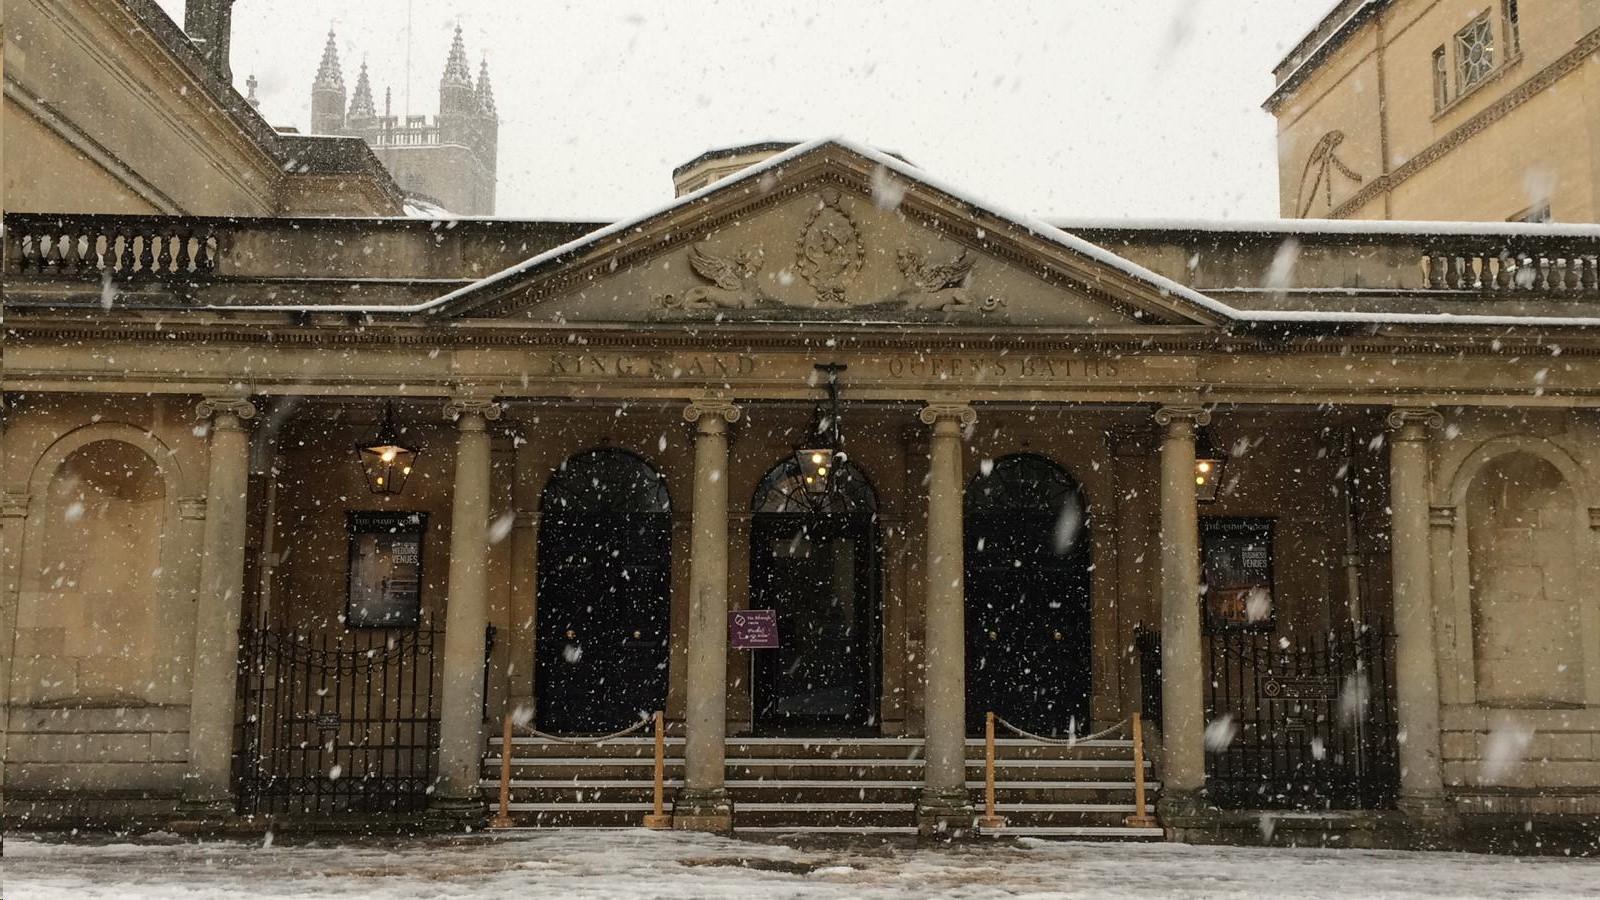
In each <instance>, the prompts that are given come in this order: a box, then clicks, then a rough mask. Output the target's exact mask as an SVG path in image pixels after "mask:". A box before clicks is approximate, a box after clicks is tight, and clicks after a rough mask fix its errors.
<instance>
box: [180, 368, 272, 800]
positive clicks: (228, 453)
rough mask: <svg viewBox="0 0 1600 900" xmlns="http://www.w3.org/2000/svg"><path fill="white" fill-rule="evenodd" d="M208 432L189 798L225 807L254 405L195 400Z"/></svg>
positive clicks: (229, 794) (228, 795) (229, 778)
mask: <svg viewBox="0 0 1600 900" xmlns="http://www.w3.org/2000/svg"><path fill="white" fill-rule="evenodd" d="M195 412H196V413H197V414H198V415H199V417H200V418H201V419H202V420H207V422H208V424H209V432H210V449H209V452H208V454H207V455H208V458H209V462H208V464H207V470H206V504H205V514H206V519H205V525H204V528H203V530H202V532H201V539H200V590H199V593H198V596H197V597H196V603H195V623H194V626H195V627H194V687H193V690H192V693H191V695H190V701H189V780H188V784H187V785H186V786H185V790H184V802H185V804H186V805H188V806H190V807H193V808H195V809H196V811H199V812H203V813H208V814H227V813H228V812H230V811H231V806H232V796H233V791H232V784H231V781H232V776H233V729H234V712H235V707H236V706H237V703H238V697H237V693H236V692H237V690H238V674H239V617H240V615H241V610H242V603H243V600H244V557H245V546H244V542H245V526H246V520H245V496H246V494H247V493H248V491H249V482H250V435H249V433H248V432H247V431H246V430H245V425H244V423H245V421H246V420H248V419H250V418H252V417H253V416H255V414H256V408H255V407H254V406H253V405H251V403H250V401H248V400H246V399H244V398H243V397H207V398H206V399H204V400H201V401H200V403H199V404H198V405H197V406H196V407H195Z"/></svg>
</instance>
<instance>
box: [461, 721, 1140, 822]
mask: <svg viewBox="0 0 1600 900" xmlns="http://www.w3.org/2000/svg"><path fill="white" fill-rule="evenodd" d="M500 743H501V742H500V741H499V740H494V741H493V742H492V744H491V746H490V751H489V755H488V757H487V758H486V759H485V761H484V774H483V781H482V787H483V790H484V793H485V795H486V796H487V797H489V799H490V801H491V803H493V802H497V801H498V792H499V775H500V767H501V759H500V751H501V746H500ZM922 746H923V745H922V740H921V739H920V738H859V739H856V738H835V739H820V738H735V739H732V740H730V741H729V742H728V744H727V770H726V771H727V779H726V784H727V787H728V793H729V796H730V797H731V798H732V800H733V805H734V820H735V821H734V827H735V830H736V831H743V832H751V833H772V834H777V833H820V834H914V833H915V832H916V819H915V810H916V801H917V795H918V792H919V790H920V788H921V785H922V768H923V762H922ZM665 749H666V760H665V773H666V778H667V780H666V782H665V784H664V787H665V793H666V797H667V804H668V807H669V810H670V805H671V802H672V797H673V796H674V794H675V793H676V792H677V791H678V790H679V789H680V788H681V787H682V786H683V781H682V778H683V758H682V753H683V742H682V739H681V738H669V739H668V740H667V742H666V745H665ZM983 753H984V747H983V743H982V742H981V741H976V740H973V741H968V754H969V759H968V763H967V787H968V789H969V790H970V791H971V792H972V796H973V800H974V802H975V803H978V804H981V802H982V797H983V787H984V782H983V773H984V766H983ZM654 754H655V745H654V741H653V740H652V739H651V738H621V739H616V740H612V741H607V742H606V743H604V744H599V745H580V744H569V743H561V742H555V741H546V740H541V739H538V738H528V737H521V738H517V739H516V740H514V741H513V742H512V765H511V772H512V781H511V806H510V812H511V816H512V819H513V821H514V822H515V823H516V824H517V825H518V826H524V827H539V828H551V827H618V826H622V827H627V826H636V825H639V824H640V823H641V822H642V821H643V817H644V816H645V814H647V813H649V812H651V811H652V808H653V800H654V785H653V783H652V779H653V777H654V764H655V763H654ZM995 756H996V784H995V800H996V812H997V814H998V815H1000V816H1002V817H1004V818H1005V819H1006V820H1007V827H1006V828H1005V829H1003V830H1002V832H1001V833H1003V834H1015V835H1032V836H1040V837H1062V838H1068V837H1071V838H1077V839H1100V840H1108V839H1124V840H1126V839H1138V840H1151V839H1160V838H1161V836H1162V832H1161V830H1160V829H1159V828H1156V829H1129V828H1126V827H1124V826H1123V824H1122V823H1123V819H1124V818H1125V817H1126V816H1128V815H1131V814H1132V813H1133V812H1134V784H1133V779H1132V768H1133V762H1132V756H1133V753H1132V746H1131V744H1130V743H1129V742H1127V741H1116V740H1112V741H1090V742H1083V743H1080V744H1077V745H1073V746H1064V745H1054V744H1051V745H1043V744H1038V743H1034V742H1029V741H1022V740H1001V741H997V742H996V747H995ZM1149 771H1150V768H1149V763H1148V762H1146V772H1147V775H1148V773H1149ZM1158 790H1159V785H1158V784H1155V783H1154V782H1153V781H1152V782H1151V783H1150V784H1149V785H1148V791H1147V796H1148V798H1149V802H1150V803H1151V804H1152V805H1153V804H1154V800H1155V796H1156V792H1157V791H1158Z"/></svg>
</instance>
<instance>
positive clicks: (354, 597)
mask: <svg viewBox="0 0 1600 900" xmlns="http://www.w3.org/2000/svg"><path fill="white" fill-rule="evenodd" d="M345 522H346V526H347V529H348V531H349V534H350V562H349V569H350V574H349V591H348V593H347V595H346V599H345V626H346V627H349V628H412V627H415V626H416V625H418V624H419V623H421V621H422V535H423V533H424V532H425V531H427V529H428V514H427V513H422V512H362V511H356V510H351V511H350V512H347V513H346V514H345Z"/></svg>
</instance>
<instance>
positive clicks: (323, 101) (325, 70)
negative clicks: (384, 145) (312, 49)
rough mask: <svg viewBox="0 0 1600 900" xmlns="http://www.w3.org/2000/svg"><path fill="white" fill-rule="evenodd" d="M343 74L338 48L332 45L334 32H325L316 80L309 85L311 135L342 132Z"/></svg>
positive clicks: (334, 44)
mask: <svg viewBox="0 0 1600 900" xmlns="http://www.w3.org/2000/svg"><path fill="white" fill-rule="evenodd" d="M344 101H345V92H344V73H342V72H341V71H340V70H339V48H338V46H337V44H336V43H335V42H334V37H333V30H332V29H329V30H328V44H327V46H325V47H323V48H322V64H321V65H320V66H318V67H317V78H316V80H315V81H313V82H312V83H311V133H312V134H343V133H344Z"/></svg>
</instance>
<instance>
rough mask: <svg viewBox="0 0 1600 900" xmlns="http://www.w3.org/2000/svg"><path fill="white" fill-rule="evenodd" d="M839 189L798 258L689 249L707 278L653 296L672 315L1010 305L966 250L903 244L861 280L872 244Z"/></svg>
mask: <svg viewBox="0 0 1600 900" xmlns="http://www.w3.org/2000/svg"><path fill="white" fill-rule="evenodd" d="M841 201H842V198H841V195H840V194H839V192H837V191H832V190H828V191H824V192H822V193H821V194H820V195H818V196H817V197H816V199H815V201H814V205H813V206H812V207H811V208H810V209H809V211H808V212H807V213H806V214H805V220H804V223H803V224H802V225H801V227H800V232H799V235H798V238H797V240H796V241H795V243H794V245H793V246H794V250H793V252H794V261H793V262H792V263H790V264H788V265H783V266H781V267H778V268H776V269H775V270H774V269H768V268H767V267H766V265H765V264H766V261H767V255H766V253H765V251H764V249H763V247H762V245H760V244H750V245H746V246H738V245H734V247H733V248H731V249H730V248H729V246H728V245H727V244H722V245H721V246H720V247H717V246H713V242H712V241H700V242H698V243H695V244H693V245H692V246H690V247H689V249H688V251H687V253H686V257H687V261H688V263H689V266H688V267H689V269H690V271H692V272H693V273H694V275H695V277H696V278H698V279H699V280H700V281H701V282H702V283H699V284H695V285H692V286H690V287H687V288H684V289H682V290H672V291H667V292H656V293H654V295H653V296H654V299H655V306H656V307H657V308H658V309H661V310H665V311H669V312H689V313H692V312H708V311H727V310H753V309H761V310H764V311H768V312H774V313H780V314H781V313H783V312H785V311H791V312H793V311H799V310H810V311H813V312H816V311H822V312H830V311H831V312H836V313H850V312H868V311H872V312H891V311H904V312H914V313H924V314H925V313H968V312H970V313H989V312H993V311H994V310H996V309H999V308H1001V307H1003V306H1004V305H1005V303H1004V301H1003V300H1001V299H1000V298H999V297H995V296H980V295H979V294H977V293H975V292H974V290H973V287H972V284H973V277H974V271H975V269H976V268H977V267H978V264H979V258H978V256H977V255H975V254H974V253H973V252H972V251H970V250H967V249H961V248H949V249H948V250H945V249H938V248H936V249H933V250H927V249H917V248H916V247H914V246H908V245H904V244H902V245H901V246H900V247H899V248H898V249H897V250H896V251H895V253H894V255H893V256H892V257H887V256H886V257H885V263H887V259H890V258H892V259H893V265H892V266H889V265H887V264H885V265H883V266H882V267H881V268H880V270H877V271H878V274H876V275H874V276H873V277H872V278H862V277H861V276H862V269H863V268H864V267H865V265H866V261H867V257H868V252H867V251H868V246H867V240H866V238H865V236H864V235H865V230H864V229H863V228H862V226H861V223H859V222H858V221H857V220H856V217H855V215H853V214H852V213H851V212H850V210H849V208H848V207H847V206H846V205H845V204H844V203H843V202H841Z"/></svg>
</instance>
